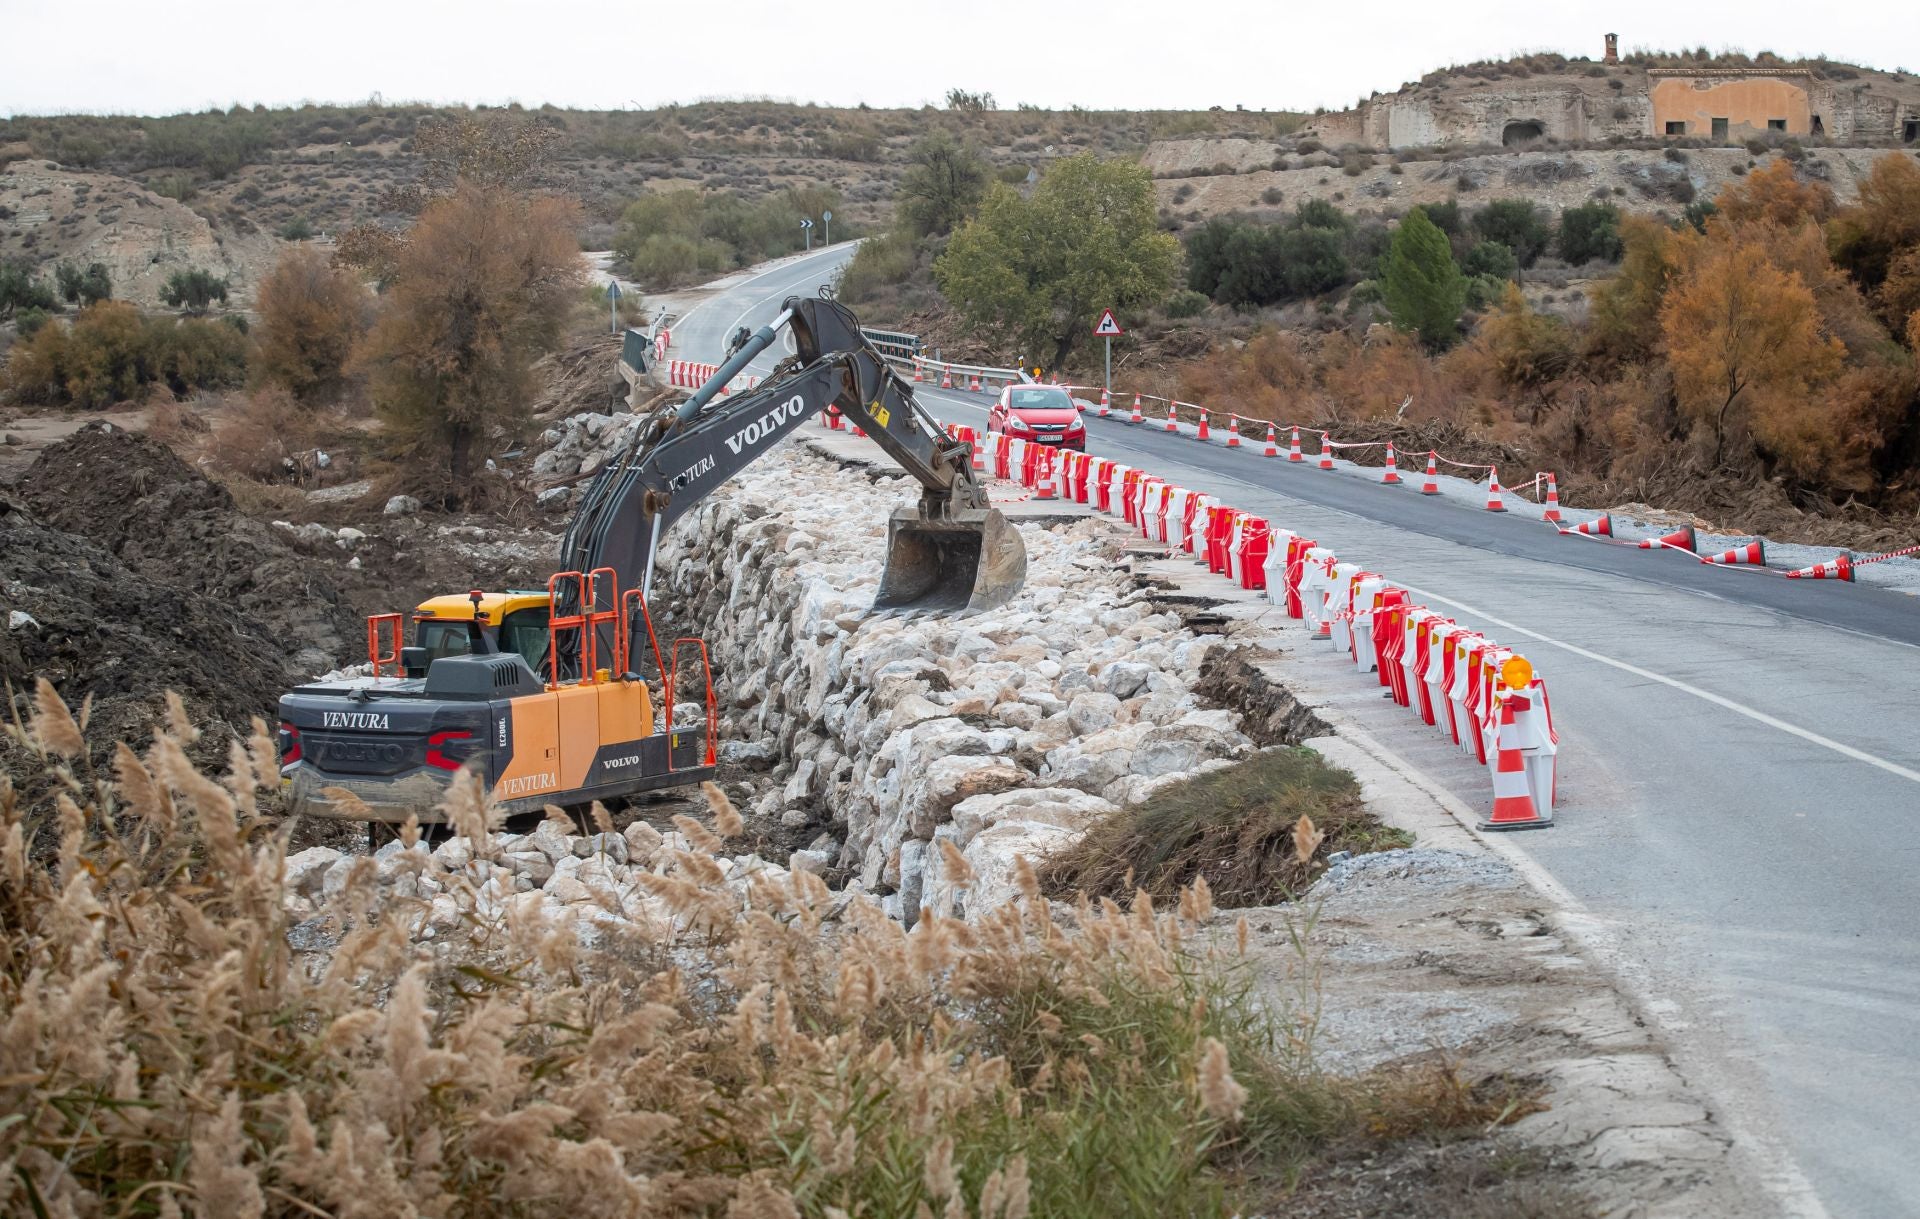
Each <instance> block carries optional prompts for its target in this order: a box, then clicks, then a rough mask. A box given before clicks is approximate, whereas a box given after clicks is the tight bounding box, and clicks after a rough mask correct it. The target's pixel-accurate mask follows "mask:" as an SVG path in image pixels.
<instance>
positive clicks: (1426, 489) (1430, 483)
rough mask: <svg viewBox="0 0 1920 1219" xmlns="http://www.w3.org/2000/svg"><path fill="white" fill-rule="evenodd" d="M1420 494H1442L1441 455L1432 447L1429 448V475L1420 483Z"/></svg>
mask: <svg viewBox="0 0 1920 1219" xmlns="http://www.w3.org/2000/svg"><path fill="white" fill-rule="evenodd" d="M1420 494H1422V495H1438V494H1440V455H1439V454H1437V453H1435V452H1434V451H1433V450H1431V449H1429V450H1427V477H1426V480H1425V481H1424V482H1422V483H1421V484H1420Z"/></svg>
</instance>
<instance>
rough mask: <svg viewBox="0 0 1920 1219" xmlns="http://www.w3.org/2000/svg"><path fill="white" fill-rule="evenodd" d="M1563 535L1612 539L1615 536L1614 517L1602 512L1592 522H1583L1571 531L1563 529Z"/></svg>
mask: <svg viewBox="0 0 1920 1219" xmlns="http://www.w3.org/2000/svg"><path fill="white" fill-rule="evenodd" d="M1560 532H1561V533H1578V534H1583V535H1585V536H1586V537H1590V538H1610V537H1612V536H1613V515H1612V514H1611V513H1607V512H1602V513H1601V514H1600V515H1599V516H1596V517H1594V518H1593V519H1592V520H1590V521H1582V522H1580V523H1579V524H1578V525H1575V526H1574V527H1573V528H1571V529H1562V530H1561V531H1560Z"/></svg>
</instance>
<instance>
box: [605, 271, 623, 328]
mask: <svg viewBox="0 0 1920 1219" xmlns="http://www.w3.org/2000/svg"><path fill="white" fill-rule="evenodd" d="M607 312H608V313H609V314H610V315H611V320H612V323H613V333H615V334H619V333H620V281H619V280H617V279H610V280H608V281H607Z"/></svg>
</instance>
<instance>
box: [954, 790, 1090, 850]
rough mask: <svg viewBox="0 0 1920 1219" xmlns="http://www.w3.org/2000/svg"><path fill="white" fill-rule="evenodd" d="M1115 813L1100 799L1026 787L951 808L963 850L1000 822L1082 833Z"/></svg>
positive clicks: (1077, 793) (974, 799)
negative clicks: (982, 832) (1022, 822)
mask: <svg viewBox="0 0 1920 1219" xmlns="http://www.w3.org/2000/svg"><path fill="white" fill-rule="evenodd" d="M1118 811H1119V810H1118V809H1117V808H1116V807H1115V806H1114V805H1113V804H1111V803H1110V802H1108V801H1106V800H1104V799H1102V798H1100V797H1099V796H1095V795H1091V794H1089V793H1087V792H1083V791H1080V790H1079V789H1077V788H1072V787H1025V788H1020V789H1018V790H1015V791H1007V792H997V793H991V794H987V795H979V796H969V797H968V798H967V799H965V800H962V801H961V802H960V803H958V804H956V805H954V806H953V829H954V840H955V843H956V844H957V845H959V846H962V847H964V846H966V845H967V844H968V843H970V842H972V841H973V840H974V838H975V837H977V836H978V835H979V833H980V831H982V830H984V829H987V828H989V827H991V826H995V825H998V824H1000V823H1001V822H1002V821H1030V822H1035V823H1037V824H1041V825H1051V826H1054V827H1056V828H1059V829H1063V830H1073V831H1076V832H1083V831H1085V829H1086V828H1087V826H1089V825H1091V824H1092V823H1093V822H1094V821H1095V820H1097V819H1098V818H1100V817H1104V816H1108V815H1110V814H1112V813H1115V812H1118Z"/></svg>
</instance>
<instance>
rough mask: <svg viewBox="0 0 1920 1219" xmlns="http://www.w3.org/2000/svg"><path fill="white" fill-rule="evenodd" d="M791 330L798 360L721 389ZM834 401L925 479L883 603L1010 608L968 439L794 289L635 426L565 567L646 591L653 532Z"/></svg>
mask: <svg viewBox="0 0 1920 1219" xmlns="http://www.w3.org/2000/svg"><path fill="white" fill-rule="evenodd" d="M782 326H785V327H788V328H790V329H791V332H792V334H793V340H794V349H795V353H796V354H795V356H794V358H793V359H791V360H788V361H784V362H782V364H781V365H780V367H779V368H777V369H776V370H775V374H774V375H773V376H771V377H769V378H768V379H767V380H765V381H763V382H762V383H761V384H760V385H759V386H757V387H755V388H754V389H752V390H749V391H747V392H745V393H738V394H732V395H729V396H724V397H722V396H719V389H720V387H721V386H724V385H725V384H726V383H727V382H728V381H729V380H731V379H732V378H733V377H734V376H735V375H736V374H737V373H739V372H740V371H741V370H742V369H744V368H745V367H746V366H747V365H748V363H750V362H751V361H752V360H753V359H754V358H755V357H756V356H757V355H759V353H760V352H762V351H764V350H765V349H766V348H767V347H768V346H770V345H771V344H772V342H773V341H774V339H775V338H776V337H777V335H778V331H779V329H780V328H781V327H782ZM828 406H834V407H837V408H838V409H839V411H840V412H841V413H842V414H843V415H845V416H846V417H847V418H849V419H851V420H852V421H853V422H854V423H855V424H857V425H858V426H859V427H860V428H861V430H862V431H864V432H866V433H867V435H868V436H869V437H871V438H872V439H873V441H874V442H875V443H876V444H878V445H879V446H880V448H881V449H882V450H883V451H884V452H886V454H887V455H888V456H889V457H891V458H893V459H894V460H895V461H896V462H898V463H899V464H900V466H901V468H903V469H904V470H906V471H907V473H908V474H910V475H911V476H913V477H914V478H915V479H916V480H918V481H919V483H920V488H921V491H920V502H919V504H918V506H917V507H914V508H903V509H901V510H900V511H898V512H896V513H895V514H894V517H893V519H892V520H891V521H890V522H889V527H888V536H887V565H886V570H885V573H884V574H883V576H882V578H881V582H880V589H879V592H878V594H877V595H876V596H875V599H874V608H875V609H881V610H894V609H901V610H925V611H933V612H974V611H978V610H984V609H989V608H993V607H995V606H998V605H1002V604H1005V603H1006V601H1007V600H1009V599H1010V598H1011V597H1012V596H1013V595H1014V594H1015V593H1016V592H1018V591H1019V588H1020V585H1021V582H1022V580H1023V579H1024V578H1025V575H1026V549H1025V547H1024V546H1023V545H1022V544H1021V542H1020V537H1019V534H1018V533H1016V532H1015V531H1014V530H1013V528H1012V527H1011V526H1009V525H1008V524H1007V523H1006V521H1005V519H1004V518H1003V517H1002V516H1001V515H1000V513H999V512H998V511H997V510H995V509H993V508H992V507H991V506H989V504H988V501H987V493H986V488H985V487H984V486H983V485H982V484H981V483H980V481H979V480H978V479H977V478H975V477H974V473H973V467H972V463H971V461H970V460H969V457H968V452H969V448H968V445H967V444H966V443H965V442H962V441H956V440H953V439H951V438H949V437H948V436H947V435H946V434H945V432H943V431H942V430H941V428H940V425H939V422H938V421H937V420H935V419H934V418H933V416H931V415H930V414H928V413H927V411H926V409H925V408H924V407H922V406H921V405H920V404H919V403H918V402H916V401H915V400H914V397H913V390H912V388H911V385H910V383H909V382H907V381H905V380H903V379H902V378H901V377H900V376H899V374H897V373H895V372H894V371H893V369H892V368H891V367H890V366H889V365H888V364H887V362H886V360H885V358H884V357H882V356H881V355H880V353H879V352H878V351H876V350H874V348H873V347H872V345H870V344H869V343H868V342H867V341H866V339H865V337H864V336H863V335H862V334H861V333H860V326H859V322H858V321H857V320H856V319H855V317H854V315H853V314H852V313H851V312H850V311H849V310H847V309H846V308H845V307H844V306H841V305H839V304H836V303H835V302H832V301H825V300H815V299H810V298H801V297H789V298H788V299H787V301H786V302H785V305H784V310H783V312H782V314H781V316H780V317H779V318H778V319H776V320H775V321H774V322H773V323H772V324H770V325H769V326H767V327H764V328H762V329H761V330H760V331H759V332H758V333H756V334H754V335H753V336H752V337H751V338H750V339H748V341H747V342H746V343H745V344H743V345H741V346H739V347H738V348H737V350H736V351H735V352H734V353H733V355H732V356H731V357H730V358H729V359H728V361H727V363H725V364H724V365H722V366H721V368H720V369H719V371H718V372H717V373H715V374H714V376H713V377H712V378H711V379H710V380H709V381H708V382H707V384H706V385H704V386H702V387H701V388H700V390H699V391H698V392H697V393H695V394H694V396H693V397H691V398H689V399H688V400H687V401H686V402H685V403H682V404H680V405H679V406H677V407H666V408H663V409H662V410H660V411H659V412H657V413H655V414H654V415H653V416H651V417H649V418H648V420H647V421H646V422H645V423H644V424H643V425H642V426H641V427H640V428H639V429H638V430H637V431H636V433H635V435H634V438H633V440H632V442H631V443H630V444H629V446H628V448H627V449H626V451H624V452H623V453H621V454H619V455H618V456H617V457H616V458H615V459H614V460H613V461H610V462H608V463H607V465H606V466H604V467H602V469H601V470H600V472H599V473H598V474H597V475H595V477H594V479H593V481H592V483H590V484H589V485H588V487H587V491H586V494H585V495H584V496H583V497H582V499H581V502H580V506H579V508H578V510H577V511H576V512H575V514H574V519H573V521H572V523H571V524H570V525H569V526H568V528H567V533H566V537H565V540H564V542H563V543H562V554H561V558H562V566H563V567H565V568H567V569H570V570H574V571H591V570H594V569H596V568H602V567H609V568H612V569H613V570H614V572H615V573H616V574H617V575H618V577H619V582H620V585H621V586H622V587H635V586H638V587H641V588H649V589H650V585H651V580H652V571H653V562H654V558H655V553H656V551H657V550H658V548H659V545H660V539H661V537H662V536H663V535H664V533H665V531H666V530H667V529H668V528H670V527H671V526H672V525H673V523H674V522H675V521H677V520H679V519H680V518H681V517H682V516H685V515H686V514H687V513H688V512H690V511H692V510H693V508H695V507H696V506H698V504H699V503H700V501H701V500H703V499H705V498H706V497H707V496H708V495H709V494H711V493H712V492H713V491H714V489H716V488H717V487H719V486H720V485H722V484H723V483H725V482H726V481H727V480H728V479H730V478H732V477H733V476H734V475H735V474H737V473H739V472H740V471H741V470H742V469H745V468H746V467H747V466H748V465H749V464H751V463H752V462H753V461H754V460H755V459H757V458H758V457H760V456H761V455H762V454H763V453H765V452H766V451H767V450H768V449H770V448H771V447H773V445H774V444H775V443H777V442H778V441H779V440H780V439H781V437H783V436H786V435H787V434H788V433H790V432H792V431H794V430H795V429H797V428H798V427H800V425H802V424H803V423H805V422H806V421H807V420H809V419H811V418H813V417H814V416H815V415H817V414H819V413H820V412H821V411H823V410H825V409H827V407H828Z"/></svg>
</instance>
